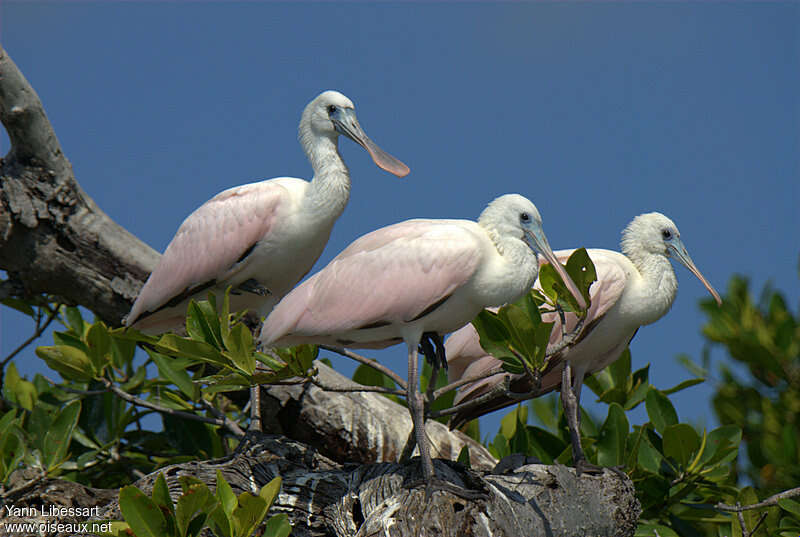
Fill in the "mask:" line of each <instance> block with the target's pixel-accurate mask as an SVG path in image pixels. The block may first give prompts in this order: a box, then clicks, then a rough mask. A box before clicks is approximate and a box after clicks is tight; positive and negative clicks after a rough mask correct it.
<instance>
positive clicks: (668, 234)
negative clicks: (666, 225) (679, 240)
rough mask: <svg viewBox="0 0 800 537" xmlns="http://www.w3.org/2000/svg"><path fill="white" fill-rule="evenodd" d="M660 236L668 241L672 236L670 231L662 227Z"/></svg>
mask: <svg viewBox="0 0 800 537" xmlns="http://www.w3.org/2000/svg"><path fill="white" fill-rule="evenodd" d="M661 236H662V237H664V240H665V241H668V240H670V239H671V238H672V232H671V231H670V230H668V229H662V230H661Z"/></svg>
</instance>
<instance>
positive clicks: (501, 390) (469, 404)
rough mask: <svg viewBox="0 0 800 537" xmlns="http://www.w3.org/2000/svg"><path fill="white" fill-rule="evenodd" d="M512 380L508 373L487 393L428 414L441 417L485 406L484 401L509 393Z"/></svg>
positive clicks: (431, 416)
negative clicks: (500, 382)
mask: <svg viewBox="0 0 800 537" xmlns="http://www.w3.org/2000/svg"><path fill="white" fill-rule="evenodd" d="M510 380H511V377H510V375H506V376H505V377H503V382H502V384H499V385H497V386H495V387H494V388H492V389H491V390H490V391H488V392H486V393H485V394H483V395H481V396H479V397H476V398H475V399H472V400H470V401H465V402H463V403H459V404H457V405H455V406H451V407H450V408H444V409H442V410H436V411H433V412H431V413H429V414H428V418H439V417H441V416H449V415H450V414H456V413H457V412H461V411H462V410H472V409H473V408H477V407H480V406H483V404H484V403H486V402H488V401H491V400H492V399H493V398H495V397H497V396H498V395H502V394H507V393H509V392H510Z"/></svg>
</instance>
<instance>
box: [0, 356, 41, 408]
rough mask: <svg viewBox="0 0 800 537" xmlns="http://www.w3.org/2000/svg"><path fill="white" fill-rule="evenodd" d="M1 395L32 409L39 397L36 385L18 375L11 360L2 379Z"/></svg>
mask: <svg viewBox="0 0 800 537" xmlns="http://www.w3.org/2000/svg"><path fill="white" fill-rule="evenodd" d="M3 395H4V396H5V398H6V399H8V400H9V401H11V402H12V403H16V404H18V405H19V406H21V407H22V408H24V409H25V410H33V406H34V405H35V404H36V401H37V400H38V398H39V393H38V391H37V390H36V386H34V385H33V383H32V382H29V381H27V380H25V379H23V378H22V377H20V376H19V372H18V371H17V366H16V365H15V364H14V362H11V363H10V364H9V365H8V368H7V369H6V375H5V378H4V379H3Z"/></svg>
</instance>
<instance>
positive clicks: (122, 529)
mask: <svg viewBox="0 0 800 537" xmlns="http://www.w3.org/2000/svg"><path fill="white" fill-rule="evenodd" d="M97 523H98V526H96V527H97V528H100V527H102V525H103V524H107V526H106V527H108V528H109V531H93V532H92V533H94V534H95V535H100V536H101V537H130V535H131V534H132V532H133V530H131V529H130V528H131V526H130V524H128V523H127V522H123V521H121V520H98V521H97ZM89 527H92V524H91V523H90V524H89ZM128 530H130V531H131V533H128Z"/></svg>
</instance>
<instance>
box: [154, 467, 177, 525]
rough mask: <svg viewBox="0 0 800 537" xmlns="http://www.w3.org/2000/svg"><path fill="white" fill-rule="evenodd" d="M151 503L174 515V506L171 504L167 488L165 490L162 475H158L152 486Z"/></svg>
mask: <svg viewBox="0 0 800 537" xmlns="http://www.w3.org/2000/svg"><path fill="white" fill-rule="evenodd" d="M152 498H153V501H154V502H155V504H156V505H158V506H159V507H163V508H165V509H167V510H168V511H169V512H170V513H172V514H173V515H174V514H175V506H174V505H173V504H172V498H171V497H170V495H169V488H167V481H166V480H165V479H164V474H163V473H160V472H159V474H158V477H157V478H156V482H155V483H154V484H153V493H152Z"/></svg>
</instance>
